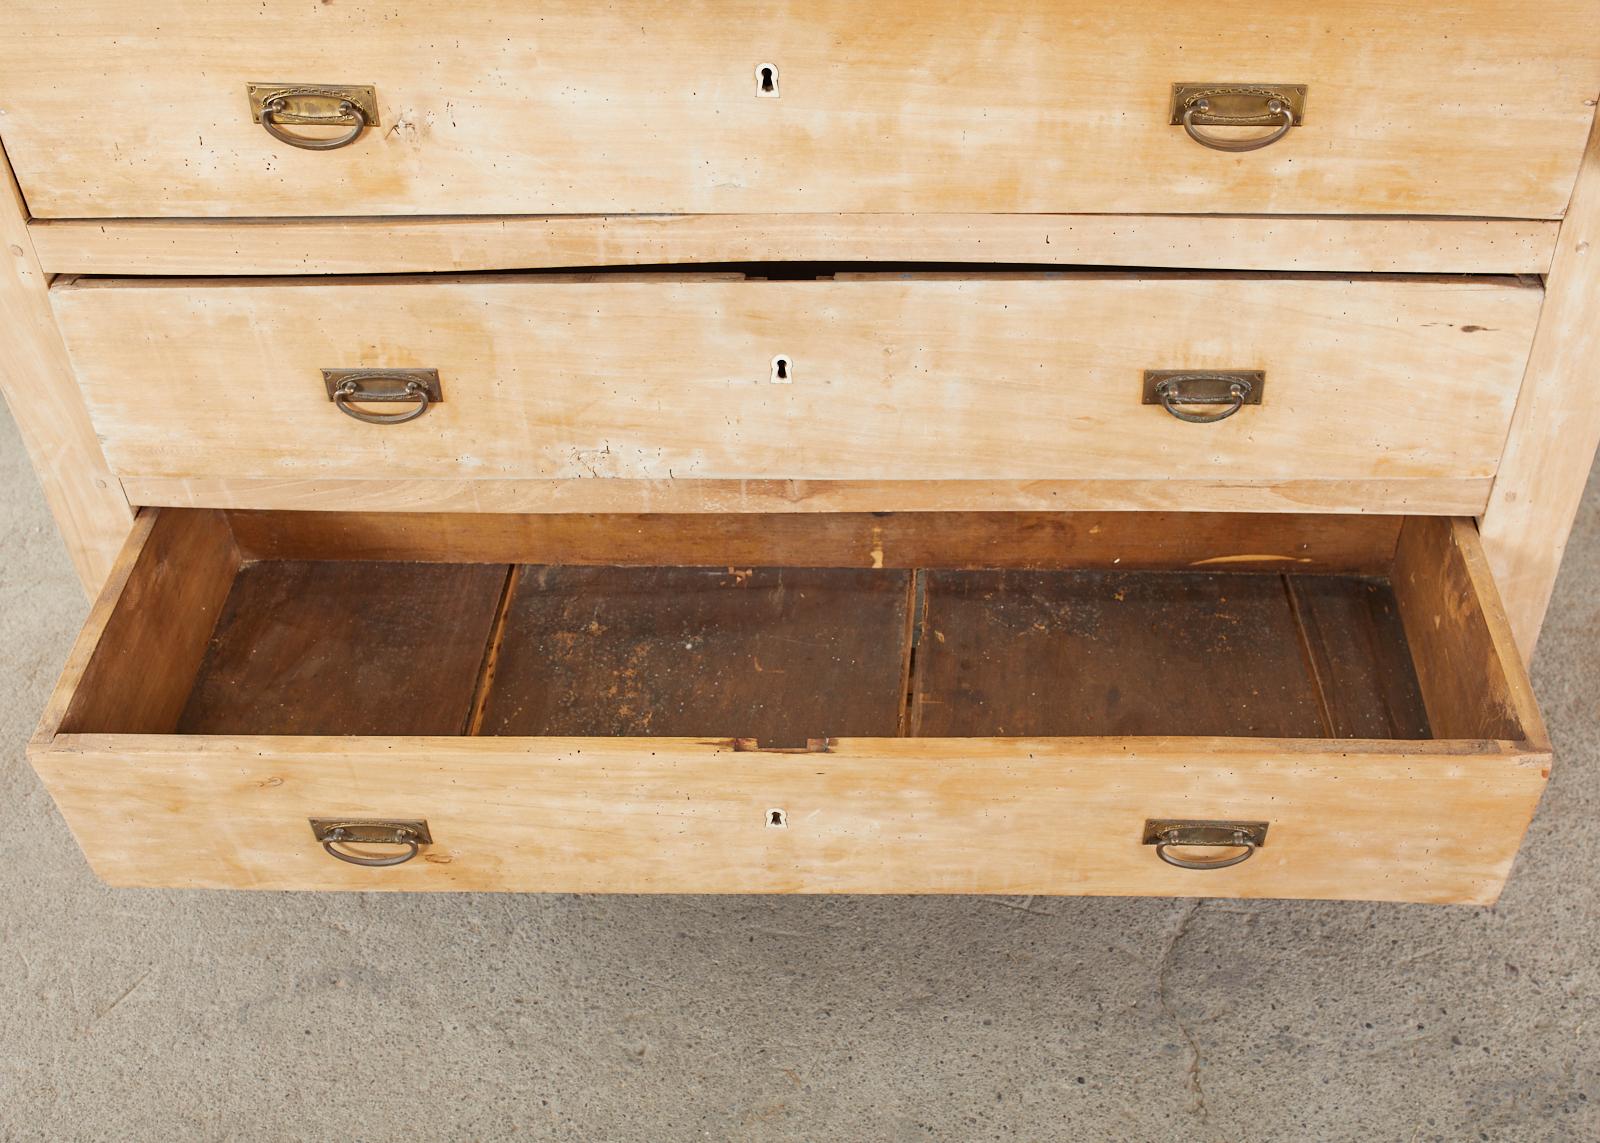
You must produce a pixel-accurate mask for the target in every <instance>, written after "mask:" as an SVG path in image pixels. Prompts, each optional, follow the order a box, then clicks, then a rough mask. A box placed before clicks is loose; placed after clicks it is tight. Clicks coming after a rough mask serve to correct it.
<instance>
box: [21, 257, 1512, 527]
mask: <svg viewBox="0 0 1600 1143" xmlns="http://www.w3.org/2000/svg"><path fill="white" fill-rule="evenodd" d="M53 296H54V299H55V308H56V312H57V314H58V316H59V318H60V322H61V328H62V330H63V332H64V335H65V337H66V339H67V343H68V346H69V349H70V352H71V354H72V357H73V359H74V361H75V364H76V366H77V369H78V375H79V377H80V379H81V383H82V385H83V388H84V391H85V394H86V397H87V400H88V404H89V408H90V411H91V414H92V416H93V419H94V422H95V425H96V427H97V429H98V431H99V433H100V435H101V437H102V439H103V441H104V445H105V451H106V455H107V456H108V458H109V459H110V461H111V464H112V466H113V468H114V469H115V470H116V471H117V473H118V474H119V475H122V476H124V477H142V478H170V479H176V480H185V479H191V478H220V479H236V478H237V479H243V480H248V479H250V478H285V477H287V478H292V479H317V478H379V479H386V480H393V479H405V480H416V479H418V478H423V479H428V478H433V479H441V480H445V479H448V480H455V481H462V480H470V481H478V480H484V481H491V480H509V479H523V480H546V481H569V480H579V479H588V478H591V477H610V478H620V479H623V480H639V481H667V480H679V481H681V480H685V479H707V480H816V481H899V482H903V481H934V480H960V481H1051V480H1073V479H1080V480H1081V479H1091V478H1092V479H1095V480H1112V481H1115V480H1129V481H1136V480H1173V479H1176V480H1200V481H1221V480H1227V481H1237V482H1241V483H1250V482H1255V483H1270V482H1274V481H1297V480H1299V481H1304V480H1317V481H1340V480H1369V481H1370V480H1373V479H1384V480H1390V481H1396V482H1404V481H1407V480H1440V479H1443V480H1454V481H1461V482H1474V483H1470V484H1463V488H1465V489H1467V490H1468V491H1466V492H1464V493H1463V495H1462V497H1460V498H1459V499H1460V500H1464V501H1465V503H1464V504H1463V505H1462V510H1470V509H1471V507H1472V506H1473V497H1474V496H1475V495H1478V494H1479V493H1480V492H1481V491H1482V490H1483V489H1485V488H1486V482H1487V479H1488V478H1490V477H1492V476H1493V474H1494V472H1495V469H1496V465H1497V463H1498V459H1499V456H1500V452H1501V449H1502V446H1503V443H1504V440H1505V436H1506V431H1507V427H1508V425H1509V422H1510V418H1511V413H1512V409H1513V406H1514V404H1515V400H1516V395H1517V390H1518V386H1519V383H1520V380H1521V375H1522V371H1523V366H1524V362H1525V359H1526V356H1527V353H1528V348H1529V344H1530V341H1531V338H1532V335H1533V329H1534V324H1535V322H1536V320H1537V316H1538V310H1539V305H1540V299H1541V291H1540V289H1539V288H1538V287H1537V286H1532V285H1528V284H1525V283H1524V282H1522V281H1519V280H1516V279H1507V278H1495V279H1469V278H1416V277H1411V278H1383V277H1377V276H1364V277H1361V278H1358V279H1350V278H1342V277H1332V276H1315V275H1301V276H1290V275H1195V274H1183V273H1169V274H1142V275H1138V274H1104V273H1101V274H1052V275H1038V274H1031V275H1024V274H1007V275H995V276H971V275H960V276H956V275H938V274H934V275H929V274H922V275H893V274H889V275H883V274H880V275H851V276H838V277H833V278H826V279H815V280H748V279H745V278H743V277H741V276H738V275H666V274H656V275H647V276H646V275H621V274H604V275H593V276H587V277H574V276H571V275H565V276H560V277H557V276H550V275H533V274H525V275H509V276H463V277H440V276H426V277H416V278H363V279H346V280H331V281H330V280H317V281H312V282H307V281H302V280H262V279H257V280H250V281H233V280H226V281H218V280H212V281H197V280H114V279H80V280H78V281H76V282H69V283H64V284H62V285H59V286H58V287H57V288H56V289H55V290H54V291H53ZM403 369H404V370H423V371H428V370H432V371H436V373H437V389H432V390H430V391H432V392H433V393H434V394H435V395H434V398H433V399H431V400H430V401H429V402H428V407H427V408H426V410H425V411H424V412H422V413H421V415H418V416H415V417H414V418H413V419H411V420H408V421H404V422H401V421H399V419H398V418H399V417H401V416H403V415H405V414H407V413H416V412H417V411H418V409H420V408H421V405H422V398H421V396H420V395H417V394H416V391H415V390H414V391H413V394H412V395H411V396H410V397H409V398H407V399H406V400H402V401H396V402H391V403H383V404H363V403H362V402H361V401H360V400H359V399H346V398H345V397H339V399H337V400H336V399H334V398H335V397H338V396H339V395H338V388H339V386H340V385H341V384H345V383H348V384H350V385H353V386H354V388H353V389H349V390H347V394H346V396H348V397H352V398H359V397H360V396H361V395H363V394H372V393H384V392H387V393H389V394H390V395H392V396H401V395H402V390H403V386H404V382H405V376H404V375H403V376H401V377H400V378H398V379H396V378H393V377H388V376H377V377H372V376H368V377H361V376H359V375H358V376H356V377H355V378H354V379H353V380H347V377H348V375H347V374H344V373H342V372H333V373H332V374H331V376H332V378H333V379H332V380H331V381H330V380H329V376H330V374H328V373H327V372H326V371H344V370H376V371H379V372H380V373H381V372H382V371H385V370H403ZM1153 371H1176V372H1178V373H1180V374H1183V376H1178V377H1176V378H1171V377H1167V378H1166V379H1167V381H1168V384H1167V387H1166V388H1165V389H1162V388H1161V387H1160V385H1159V382H1160V380H1161V379H1162V377H1163V376H1164V375H1163V374H1159V373H1155V374H1154V375H1152V373H1153ZM1218 373H1221V374H1223V375H1224V376H1223V377H1222V378H1221V379H1218V378H1217V377H1215V376H1209V377H1208V376H1199V377H1195V376H1188V375H1190V374H1201V375H1205V374H1218ZM420 376H422V377H423V380H422V381H420V382H419V384H420V385H422V387H423V388H424V389H429V387H431V386H432V385H433V379H432V377H431V376H429V375H426V374H423V375H420ZM1230 377H1232V378H1238V379H1240V380H1241V381H1242V386H1241V388H1239V389H1234V388H1232V387H1231V384H1230V381H1229V378H1230ZM1163 396H1165V397H1166V398H1168V400H1167V401H1166V403H1165V404H1164V403H1163V401H1162V398H1163ZM1188 401H1202V402H1205V403H1200V404H1187V403H1185V402H1188ZM1235 405H1238V406H1239V407H1238V408H1237V409H1235V408H1234V406H1235ZM353 413H365V414H367V415H376V416H378V417H382V418H389V419H390V421H391V423H381V424H374V423H369V422H367V421H363V420H360V419H357V417H356V416H353V415H346V414H353ZM1197 419H1198V420H1200V421H1203V422H1204V423H1195V422H1196V420H1197ZM149 502H163V501H161V500H159V499H155V498H152V499H151V500H149ZM279 503H282V501H281V500H280V501H279ZM1479 506H1481V504H1480V505H1479ZM1351 507H1360V505H1352V506H1351Z"/></svg>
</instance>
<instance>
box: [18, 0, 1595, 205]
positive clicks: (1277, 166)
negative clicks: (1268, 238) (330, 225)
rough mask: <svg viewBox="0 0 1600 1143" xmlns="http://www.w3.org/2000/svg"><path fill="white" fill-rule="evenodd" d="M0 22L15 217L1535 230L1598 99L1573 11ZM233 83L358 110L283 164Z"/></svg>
mask: <svg viewBox="0 0 1600 1143" xmlns="http://www.w3.org/2000/svg"><path fill="white" fill-rule="evenodd" d="M6 8H7V11H6V19H5V21H4V22H3V24H0V58H4V59H6V60H7V61H9V66H7V67H6V68H5V69H3V71H0V112H3V116H4V117H3V118H0V132H3V138H4V142H5V145H6V149H7V151H8V153H9V155H10V158H11V161H12V163H13V165H14V166H15V168H16V172H17V175H18V177H19V179H20V181H21V183H22V187H23V190H24V192H25V194H26V196H27V199H28V204H29V207H30V209H31V210H32V211H33V213H34V214H35V215H37V216H39V217H45V218H59V217H119V216H122V217H137V216H178V217H181V216H213V215H227V214H234V215H254V216H296V215H379V214H495V213H506V214H516V213H534V214H541V213H608V212H684V213H700V212H708V213H716V212H741V213H748V212H813V211H816V212H831V211H874V212H893V211H973V212H1056V211H1061V212H1134V213H1137V212H1152V213H1160V212H1204V213H1386V214H1454V215H1484V216H1489V215H1493V216H1508V217H1530V218H1551V217H1558V216H1559V215H1560V214H1561V212H1562V211H1563V210H1564V208H1565V206H1566V202H1567V198H1568V196H1569V193H1570V191H1571V187H1572V183H1573V181H1574V178H1575V175H1576V171H1577V165H1578V160H1579V157H1580V154H1581V152H1582V148H1583V142H1584V138H1585V136H1586V133H1587V131H1588V127H1589V123H1590V121H1591V119H1592V117H1593V107H1592V105H1591V102H1590V101H1592V100H1593V98H1594V95H1595V92H1596V89H1597V86H1600V38H1597V37H1596V36H1595V35H1594V34H1593V31H1594V28H1595V27H1596V25H1597V23H1600V0H1555V2H1551V0H1539V2H1538V3H1534V2H1533V0H1512V2H1496V3H1486V2H1477V0H1474V2H1468V3H1458V4H1452V5H1427V6H1415V5H1405V4H1394V3H1392V2H1389V0H1382V2H1378V0H1352V2H1347V3H1341V4H1338V5H1320V4H1314V5H1305V6H1301V7H1300V8H1290V9H1285V8H1283V7H1281V6H1270V5H1262V4H1258V3H1248V4H1247V3H1236V2H1233V0H1224V2H1221V3H1212V4H1208V5H1205V6H1203V7H1196V6H1195V5H1193V4H1189V3H1182V4H1180V3H1176V2H1174V0H1155V2H1152V3H1145V4H1138V5H1129V4H1125V3H1122V2H1120V0H1086V2H1082V3H1076V4H1070V5H1069V4H1059V3H1049V4H1039V5H1021V6H1017V5H1011V4H1007V5H996V4H986V3H985V4H975V3H973V2H972V0H924V2H923V3H920V4H917V5H915V6H908V7H906V8H904V9H901V10H888V11H885V10H884V9H883V8H882V6H879V7H877V8H872V7H863V6H861V5H857V4H851V3H800V2H786V0H762V2H761V3H759V4H757V3H745V2H738V3H719V4H690V5H660V4H620V5H609V6H603V5H596V4H593V3H574V2H571V0H552V2H547V3H540V4H513V3H488V2H479V3H473V4H458V3H457V4H443V3H437V2H434V0H391V2H389V3H386V4H383V5H381V6H379V5H375V4H371V3H366V2H364V0H340V2H339V3H331V2H329V0H324V2H323V3H321V4H317V3H299V4H261V3H258V2H257V0H250V2H248V3H245V2H243V0H167V2H166V3H162V4H134V5H130V4H126V3H112V2H110V0H80V2H76V3H72V4H61V3H59V2H58V0H9V3H8V4H7V5H6ZM252 83H267V84H282V85H295V84H308V85H361V86H367V87H371V88H372V89H373V90H374V92H375V108H374V111H375V114H376V118H377V124H376V125H375V126H371V127H368V128H367V129H366V130H364V131H363V132H362V133H361V134H360V136H359V137H358V138H357V139H356V140H355V141H354V142H353V143H352V144H351V145H349V146H346V147H343V148H341V149H338V150H327V151H312V150H302V149H299V148H297V147H295V146H293V145H290V144H287V143H285V142H282V141H280V140H278V139H275V138H273V137H272V136H271V135H269V134H268V132H267V130H265V129H264V128H263V127H262V126H261V125H260V124H259V123H256V122H253V121H252V115H251V107H250V103H249V100H248V99H247V90H246V89H247V86H248V85H250V84H252ZM1179 83H1184V84H1188V83H1200V84H1210V85H1216V86H1221V87H1227V86H1235V85H1244V86H1249V85H1266V86H1268V87H1272V88H1274V89H1277V88H1279V87H1283V86H1284V85H1304V87H1305V88H1306V102H1305V109H1304V114H1303V117H1302V119H1301V121H1300V123H1299V125H1297V126H1294V127H1293V128H1291V129H1289V130H1288V131H1287V132H1286V134H1285V137H1284V138H1282V139H1280V140H1279V141H1277V142H1276V143H1273V144H1272V145H1271V146H1269V147H1266V148H1264V149H1262V150H1259V151H1255V152H1251V153H1247V154H1234V153H1227V152H1223V151H1218V150H1212V149H1209V148H1208V147H1207V146H1204V145H1202V144H1201V143H1199V142H1196V141H1193V140H1191V139H1190V138H1189V137H1188V136H1187V135H1186V134H1185V129H1184V127H1183V126H1181V125H1176V124H1174V122H1173V101H1174V90H1173V85H1174V84H1179ZM764 86H770V87H771V89H772V90H770V91H763V90H762V88H763V87H764ZM1214 110H1223V107H1222V105H1221V101H1220V100H1219V101H1218V103H1217V105H1216V106H1215V107H1214ZM1269 118H1270V116H1269ZM293 129H294V130H302V131H305V132H306V133H308V134H323V135H326V134H327V131H319V130H318V129H314V128H293ZM1205 130H1209V131H1212V132H1213V133H1214V134H1217V135H1220V136H1225V137H1226V136H1231V137H1233V138H1235V139H1237V138H1239V137H1241V136H1243V137H1248V136H1250V135H1251V134H1252V133H1254V134H1257V135H1259V134H1262V133H1264V132H1265V131H1267V130H1269V128H1262V127H1257V128H1218V127H1212V128H1205Z"/></svg>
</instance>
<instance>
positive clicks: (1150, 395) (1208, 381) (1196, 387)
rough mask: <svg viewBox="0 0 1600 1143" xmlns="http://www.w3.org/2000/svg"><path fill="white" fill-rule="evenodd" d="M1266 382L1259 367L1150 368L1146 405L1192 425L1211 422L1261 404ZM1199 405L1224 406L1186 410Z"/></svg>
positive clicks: (1146, 371)
mask: <svg viewBox="0 0 1600 1143" xmlns="http://www.w3.org/2000/svg"><path fill="white" fill-rule="evenodd" d="M1266 385H1267V376H1266V374H1265V373H1263V372H1261V371H1260V370H1259V369H1232V370H1220V371H1196V370H1192V369H1146V370H1145V372H1144V404H1146V405H1160V406H1161V407H1162V408H1163V409H1165V410H1166V411H1167V412H1169V413H1171V414H1172V415H1173V416H1174V417H1177V418H1178V420H1180V421H1187V422H1188V423H1189V424H1191V425H1210V424H1215V423H1216V422H1217V421H1225V420H1227V419H1228V418H1229V417H1231V416H1233V415H1234V414H1235V413H1237V412H1238V411H1239V410H1240V409H1242V408H1244V407H1245V406H1246V405H1259V404H1261V394H1262V392H1263V391H1264V390H1265V389H1266ZM1195 405H1221V406H1224V407H1223V408H1222V409H1221V410H1220V411H1218V412H1215V413H1188V412H1185V411H1184V409H1185V408H1186V407H1189V406H1195Z"/></svg>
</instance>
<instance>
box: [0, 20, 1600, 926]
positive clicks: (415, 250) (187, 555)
mask: <svg viewBox="0 0 1600 1143" xmlns="http://www.w3.org/2000/svg"><path fill="white" fill-rule="evenodd" d="M1597 24H1600V3H1596V0H1577V2H1569V3H1555V4H1551V3H1541V4H1538V5H1534V4H1531V3H1522V2H1516V3H1498V4H1491V3H1468V4H1458V5H1453V6H1442V5H1439V6H1419V7H1411V8H1406V7H1397V6H1395V5H1392V4H1377V3H1366V2H1348V3H1340V4H1335V5H1326V6H1322V7H1321V8H1320V9H1318V10H1315V11H1308V12H1305V13H1298V12H1282V11H1277V10H1266V9H1262V8H1260V7H1259V6H1252V5H1244V4H1235V3H1223V4H1221V5H1211V6H1210V7H1208V8H1207V9H1206V10H1205V12H1204V17H1203V19H1202V18H1198V17H1197V14H1196V11H1195V10H1194V8H1193V7H1192V6H1190V5H1180V4H1170V3H1156V4H1153V5H1144V6H1142V7H1141V8H1140V9H1138V11H1137V12H1134V11H1132V10H1130V9H1128V8H1127V7H1126V6H1125V5H1118V4H1110V3H1086V4H1084V3H1080V4H1072V5H1066V4H1041V5H1033V6H1028V7H1026V8H1025V9H1024V10H1022V11H1017V10H1015V8H1014V6H1003V5H991V4H974V3H970V2H964V3H960V4H957V3H945V2H942V0H935V2H932V3H924V4H920V5H917V6H915V8H907V9H906V10H905V11H904V12H897V11H895V10H894V9H892V8H891V9H886V10H881V11H874V12H873V13H872V14H870V16H869V15H868V14H866V13H864V12H863V11H862V10H861V9H860V7H859V6H857V5H847V4H834V3H799V2H795V3H784V2H777V3H770V2H769V3H763V4H759V5H756V4H745V3H727V4H704V5H677V6H663V5H658V4H645V3H641V4H618V5H611V6H601V7H597V6H594V5H585V4H575V3H552V4H541V5H537V6H529V5H518V4H510V3H501V2H498V0H495V2H490V0H482V2H479V3H469V4H464V5H463V4H454V5H444V4H438V3H434V2H432V0H400V2H399V3H395V4H389V5H384V6H378V5H372V4H367V3H364V2H356V0H339V2H337V3H329V2H327V0H325V2H324V3H322V4H306V5H291V6H286V5H269V6H261V5H258V4H248V5H247V4H243V3H235V2H232V0H224V2H216V0H210V2H207V3H200V2H199V0H176V2H173V0H169V2H168V3H164V4H162V5H159V6H157V5H153V4H145V3H122V4H111V3H104V2H100V0H93V2H85V3H82V4H75V5H71V6H65V7H64V6H61V5H56V4H51V3H46V2H44V0H19V2H17V3H14V4H13V5H11V7H10V9H9V10H8V13H7V20H6V23H5V25H4V26H3V27H0V53H3V55H4V58H6V59H8V60H11V61H14V66H12V67H10V68H8V69H6V70H5V72H4V73H3V74H0V144H3V146H4V154H5V159H6V163H5V164H4V165H3V166H0V175H3V176H4V180H5V186H4V187H3V188H0V190H3V191H4V193H3V195H0V228H3V231H4V233H3V236H0V237H3V239H4V246H3V249H4V251H5V255H6V257H5V266H4V272H3V274H0V320H3V322H4V328H5V330H6V333H7V337H8V341H9V343H10V344H11V346H12V347H13V352H11V353H10V354H9V355H8V356H7V358H6V359H5V360H4V361H3V362H0V380H3V381H4V386H5V393H6V397H7V400H8V402H9V403H10V406H11V408H12V411H13V414H14V415H15V417H16V419H17V421H18V423H19V425H20V426H21V428H22V430H23V434H24V437H25V439H26V440H27V442H28V445H29V447H30V450H31V451H32V454H33V456H34V459H35V461H36V465H37V467H38V469H39V472H40V475H41V479H42V481H43V482H44V485H45V491H46V494H47V497H48V499H49V501H50V504H51V506H52V508H53V510H54V511H55V513H56V515H57V518H58V520H59V522H60V524H61V528H62V531H63V534H64V535H65V537H66V539H67V542H68V546H69V549H70V550H71V552H72V554H73V557H74V560H75V563H76V566H77V567H78V570H79V572H80V573H81V575H82V578H83V580H84V583H85V585H86V587H87V588H88V589H89V590H90V591H91V592H92V593H95V594H97V596H98V598H97V602H96V603H95V605H94V608H93V610H92V612H91V615H90V618H89V620H88V622H87V624H86V625H85V628H84V632H83V634H82V637H81V639H80V640H79V642H78V645H77V646H76V648H75V649H74V651H73V652H72V655H71V657H70V659H69V661H68V664H67V667H66V670H65V672H64V675H63V677H62V680H61V683H60V685H59V687H58V688H57V691H56V693H55V695H54V697H53V698H52V699H51V701H50V704H49V707H48V709H47V711H46V713H45V716H44V720H43V722H42V724H41V727H40V730H39V732H38V734H37V735H36V737H35V739H34V741H33V742H32V744H31V747H30V756H31V757H32V760H33V762H34V765H35V766H36V768H37V769H38V771H39V773H40V775H41V776H42V778H43V780H44V781H45V783H46V785H47V786H48V787H49V789H50V791H51V793H52V794H53V795H54V797H55V799H56V802H57V804H58V805H59V807H60V809H61V812H62V813H63V814H64V815H65V817H66V819H67V821H68V823H69V824H70V825H71V827H72V828H73V830H74V832H75V834H76V835H77V837H78V839H79V842H80V843H81V845H82V847H83V850H84V852H85V854H86V856H87V857H88V859H89V861H90V863H91V864H92V865H93V867H94V868H95V870H96V871H97V872H98V873H99V874H100V876H102V877H103V878H104V879H105V880H106V881H108V882H110V883H111V884H114V885H130V886H189V887H216V888H265V889H394V890H464V889H465V890H515V891H582V892H605V891H623V892H633V891H670V892H744V891H754V892H863V893H871V892H896V893H898V892H971V893H1038V894H1050V893H1084V894H1170V895H1197V896H1238V897H1258V896H1275V897H1319V898H1361V899H1376V900H1407V901H1433V902H1465V903H1485V902H1491V901H1493V900H1494V899H1495V897H1496V896H1497V894H1498V893H1499V891H1500V888H1501V886H1502V885H1503V884H1504V882H1505V879H1506V878H1507V876H1508V875H1509V873H1510V870H1511V866H1512V862H1513V859H1514V858H1515V855H1516V852H1517V848H1518V845H1519V843H1520V840H1521V837H1522V834H1523V831H1524V830H1525V828H1526V826H1527V823H1528V821H1529V819H1530V817H1531V815H1532V813H1533V811H1534V808H1535V806H1536V804H1537V802H1538V799H1539V797H1540V794H1541V791H1542V789H1543V786H1544V782H1545V779H1546V778H1547V776H1548V773H1549V766H1550V761H1551V752H1550V747H1549V744H1548V741H1547V739H1546V736H1545V732H1544V729H1543V726H1542V724H1541V721H1540V717H1539V713H1538V710H1537V707H1536V705H1535V703H1534V700H1533V697H1532V693H1531V691H1530V689H1529V686H1528V682H1527V676H1526V672H1525V668H1524V662H1525V660H1526V658H1527V656H1528V655H1529V654H1530V653H1531V651H1532V648H1533V645H1534V642H1535V640H1536V638H1537V634H1538V629H1539V626H1540V624H1541V621H1542V618H1543V614H1544V609H1545V606H1546V603H1547V601H1548V598H1549V593H1550V587H1551V584H1552V582H1553V579H1554V576H1555V573H1556V569H1557V567H1558V565H1559V563H1560V558H1561V551H1562V548H1563V545H1564V540H1565V536H1566V533H1567V531H1568V529H1569V527H1570V525H1571V521H1572V518H1573V515H1574V513H1575V511H1576V507H1577V503H1578V498H1579V496H1580V493H1581V490H1582V487H1583V483H1584V479H1585V476H1586V474H1587V471H1588V467H1589V463H1590V460H1591V458H1592V456H1593V454H1594V451H1595V447H1596V443H1597V441H1600V401H1597V400H1596V399H1595V398H1594V396H1593V392H1594V390H1595V387H1596V386H1595V381H1596V379H1595V377H1594V372H1595V365H1594V362H1595V361H1597V360H1600V334H1597V332H1596V331H1597V328H1600V323H1596V322H1595V321H1594V319H1593V314H1594V313H1595V312H1596V307H1597V306H1600V272H1597V269H1596V262H1595V258H1596V255H1595V253H1594V251H1593V246H1594V243H1595V242H1596V241H1600V136H1597V135H1596V134H1595V131H1594V122H1595V109H1596V98H1597V95H1600V37H1596V35H1595V34H1594V28H1595V27H1596V26H1597Z"/></svg>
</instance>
